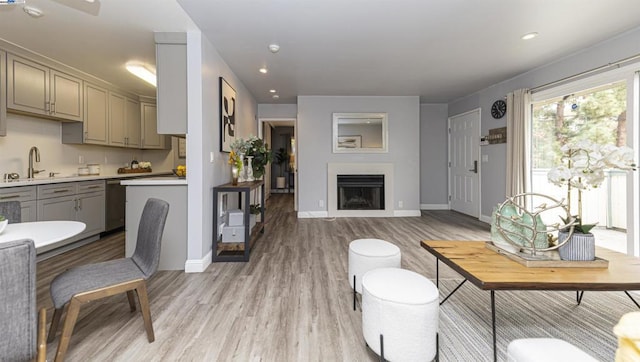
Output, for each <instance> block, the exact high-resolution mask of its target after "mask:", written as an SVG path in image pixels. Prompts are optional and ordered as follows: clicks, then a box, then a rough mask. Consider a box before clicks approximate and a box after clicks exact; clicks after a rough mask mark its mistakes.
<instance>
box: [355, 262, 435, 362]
mask: <svg viewBox="0 0 640 362" xmlns="http://www.w3.org/2000/svg"><path fill="white" fill-rule="evenodd" d="M438 317H439V295H438V288H436V286H435V285H434V284H433V283H432V282H431V281H430V280H429V279H427V278H425V277H423V276H422V275H420V274H418V273H415V272H412V271H409V270H405V269H398V268H381V269H375V270H371V271H369V272H367V273H366V274H365V275H364V277H363V278H362V334H363V335H364V340H365V341H366V342H367V344H368V345H369V348H371V349H372V350H373V351H374V352H375V353H377V354H378V355H379V356H380V357H382V358H384V359H386V360H389V361H420V362H424V361H430V360H432V359H434V358H435V357H436V354H437V352H438V343H437V333H438Z"/></svg>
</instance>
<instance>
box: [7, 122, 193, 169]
mask: <svg viewBox="0 0 640 362" xmlns="http://www.w3.org/2000/svg"><path fill="white" fill-rule="evenodd" d="M61 125H62V123H61V122H60V121H51V120H45V119H39V118H34V117H30V116H25V115H18V114H13V113H9V114H8V120H7V136H6V137H0V155H2V156H1V157H0V175H2V174H4V173H9V172H17V173H19V174H20V177H21V178H26V176H27V168H28V167H29V157H28V156H29V149H31V147H32V146H36V147H38V149H39V150H40V162H39V163H37V164H35V165H34V168H35V169H36V170H42V169H44V170H46V171H45V172H43V173H41V174H39V175H37V176H36V177H42V176H47V175H49V172H59V173H60V176H68V175H72V174H77V173H78V167H80V166H84V165H86V164H88V163H98V164H100V165H101V167H100V169H101V174H104V175H109V174H115V173H116V171H117V169H118V168H119V167H123V166H124V165H125V163H126V164H130V163H131V160H133V158H134V157H135V158H136V159H137V160H138V161H149V162H151V164H152V166H153V170H154V171H170V170H171V169H172V168H175V166H176V165H177V164H178V163H184V159H178V158H177V156H176V155H175V154H174V151H173V150H174V149H177V147H176V146H175V145H174V144H175V143H177V142H176V141H175V139H174V140H173V141H172V146H173V147H172V149H171V150H138V149H130V150H129V149H123V148H116V147H104V146H93V145H69V144H62V141H61ZM80 161H82V162H80Z"/></svg>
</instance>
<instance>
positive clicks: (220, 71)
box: [187, 32, 258, 262]
mask: <svg viewBox="0 0 640 362" xmlns="http://www.w3.org/2000/svg"><path fill="white" fill-rule="evenodd" d="M187 63H188V66H187V67H188V69H187V78H188V82H187V86H188V90H189V99H188V104H189V115H188V136H187V137H188V142H187V169H188V173H187V176H188V182H189V188H188V194H189V205H188V209H189V220H188V226H189V229H188V230H189V234H188V238H189V242H188V250H187V259H189V260H201V259H202V258H203V257H204V256H205V255H206V254H207V253H208V252H209V251H210V250H211V240H212V233H213V225H212V223H211V220H212V218H213V204H212V203H213V201H212V192H211V189H212V187H213V186H216V185H219V184H223V183H227V182H230V181H231V168H230V167H229V165H228V164H227V160H228V157H229V154H228V153H223V152H220V151H219V150H220V108H219V99H220V94H219V93H220V90H219V80H218V77H220V76H222V77H224V78H225V79H226V80H227V82H229V84H230V85H231V86H232V87H233V88H234V89H235V90H236V94H237V97H238V107H237V108H236V112H237V114H238V120H237V121H236V130H237V132H238V134H237V136H238V137H243V138H246V137H248V136H249V134H254V135H255V134H257V122H256V117H257V106H258V105H257V103H256V101H255V98H254V97H253V95H252V94H251V93H250V92H249V91H248V90H247V88H245V86H244V84H242V82H241V81H240V80H239V79H238V77H236V75H235V74H234V73H233V72H232V71H231V69H230V68H229V66H228V65H227V64H226V63H225V62H224V60H223V59H222V57H220V54H218V52H217V51H216V49H215V48H214V47H213V45H212V44H211V43H210V42H209V40H208V39H207V38H206V37H201V36H200V33H199V32H193V33H189V34H188V38H187ZM211 154H213V156H214V157H213V162H211V160H210V155H211ZM209 262H210V261H209Z"/></svg>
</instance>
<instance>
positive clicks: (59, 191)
mask: <svg viewBox="0 0 640 362" xmlns="http://www.w3.org/2000/svg"><path fill="white" fill-rule="evenodd" d="M63 192H69V190H53V193H54V194H60V193H63Z"/></svg>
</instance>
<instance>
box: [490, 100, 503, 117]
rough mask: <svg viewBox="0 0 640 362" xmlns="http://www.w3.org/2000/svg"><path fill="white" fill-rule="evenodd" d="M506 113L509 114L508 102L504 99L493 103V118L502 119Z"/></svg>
mask: <svg viewBox="0 0 640 362" xmlns="http://www.w3.org/2000/svg"><path fill="white" fill-rule="evenodd" d="M505 113H507V102H505V101H503V100H502V99H499V100H497V101H495V102H493V105H492V106H491V116H493V118H495V119H498V118H502V117H504V114H505Z"/></svg>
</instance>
